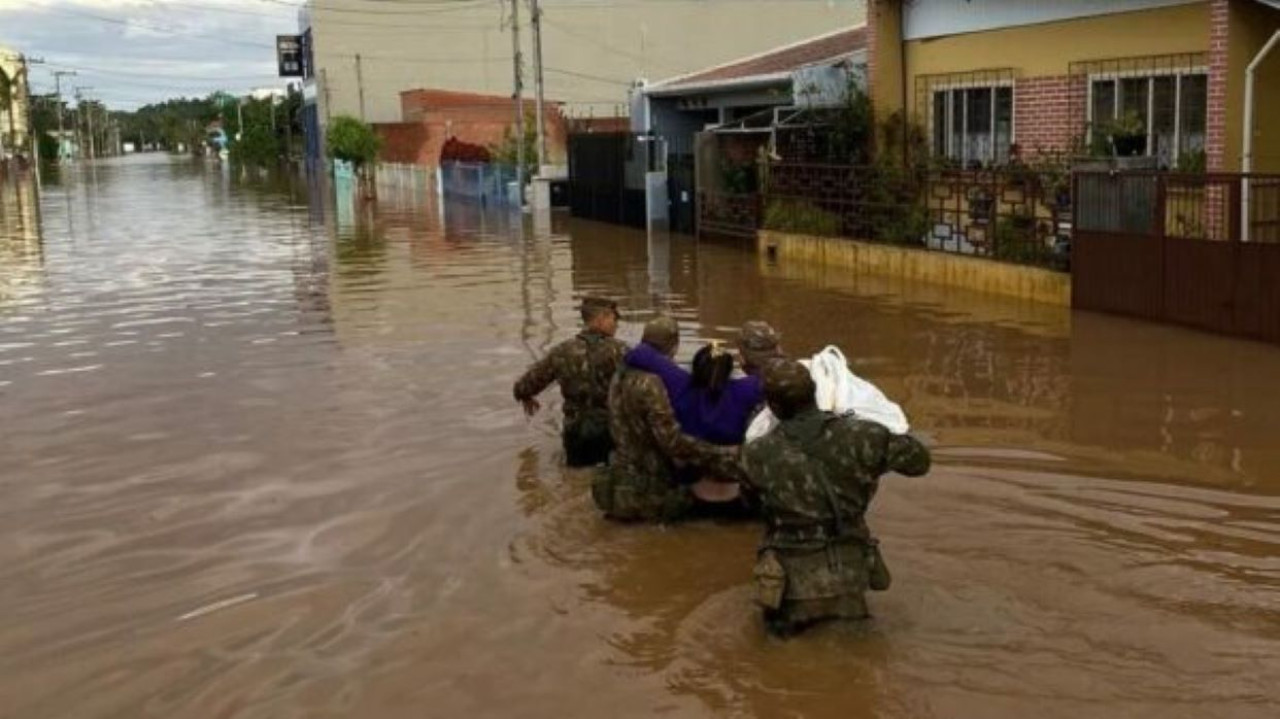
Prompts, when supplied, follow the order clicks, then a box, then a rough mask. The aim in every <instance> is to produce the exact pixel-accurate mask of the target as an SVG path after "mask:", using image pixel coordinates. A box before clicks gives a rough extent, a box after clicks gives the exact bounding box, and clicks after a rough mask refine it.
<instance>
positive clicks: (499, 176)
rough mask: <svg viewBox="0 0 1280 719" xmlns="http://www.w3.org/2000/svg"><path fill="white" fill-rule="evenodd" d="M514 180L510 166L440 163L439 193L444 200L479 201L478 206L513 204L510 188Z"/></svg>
mask: <svg viewBox="0 0 1280 719" xmlns="http://www.w3.org/2000/svg"><path fill="white" fill-rule="evenodd" d="M514 182H516V172H515V168H513V167H506V166H504V165H495V164H487V163H477V162H446V163H443V164H441V165H440V193H441V195H443V196H444V197H445V198H446V199H461V200H468V201H473V202H479V203H481V204H482V205H515V204H516V203H518V202H519V199H518V196H513V195H514V193H513V191H512V189H511V187H510V185H511V184H512V183H514Z"/></svg>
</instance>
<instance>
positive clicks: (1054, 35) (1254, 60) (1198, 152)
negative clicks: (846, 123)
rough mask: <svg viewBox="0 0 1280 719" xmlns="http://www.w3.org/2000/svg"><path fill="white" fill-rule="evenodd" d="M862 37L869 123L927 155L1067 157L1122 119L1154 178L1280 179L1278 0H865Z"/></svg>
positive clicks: (975, 160)
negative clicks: (1206, 174)
mask: <svg viewBox="0 0 1280 719" xmlns="http://www.w3.org/2000/svg"><path fill="white" fill-rule="evenodd" d="M867 26H868V48H869V57H868V68H869V76H870V84H871V88H872V90H871V92H872V97H873V102H874V105H875V108H876V112H877V116H878V117H879V118H881V119H884V118H886V117H890V116H892V115H893V114H894V113H899V112H900V113H902V114H901V116H902V117H903V118H905V119H906V120H907V121H912V122H915V123H918V124H919V126H920V127H921V128H922V129H923V130H924V131H925V133H926V135H925V136H926V137H927V138H928V143H929V145H930V147H931V149H932V151H933V154H934V155H935V156H940V157H948V158H951V159H953V160H955V161H957V162H959V163H961V164H963V165H967V166H968V165H974V164H984V165H985V164H999V163H1002V162H1005V161H1007V160H1009V159H1010V154H1011V149H1012V148H1014V147H1015V146H1016V147H1017V148H1018V149H1020V150H1021V151H1022V152H1023V153H1035V152H1050V151H1061V152H1068V151H1079V150H1081V149H1083V148H1087V147H1088V146H1089V145H1090V144H1094V143H1097V142H1098V140H1100V139H1101V138H1102V132H1103V131H1104V130H1105V128H1107V126H1108V125H1109V124H1110V123H1114V122H1116V120H1117V119H1119V118H1124V117H1126V116H1128V117H1130V118H1133V117H1136V118H1137V119H1138V120H1139V121H1140V122H1141V131H1142V133H1143V134H1144V135H1145V138H1144V142H1143V143H1142V144H1143V145H1144V149H1143V150H1142V151H1141V152H1142V153H1144V154H1146V155H1148V156H1150V157H1152V158H1153V162H1154V163H1155V164H1158V165H1159V166H1160V167H1163V168H1169V169H1174V168H1179V167H1181V168H1183V169H1190V168H1197V167H1200V166H1206V167H1207V169H1209V170H1210V171H1224V172H1226V171H1250V170H1252V171H1255V172H1257V171H1262V172H1277V171H1280V48H1277V47H1276V45H1277V43H1276V42H1275V41H1274V38H1277V37H1280V36H1277V34H1276V33H1277V31H1278V30H1280V0H1075V1H1073V2H1027V1H1025V0H905V1H904V0H869V2H868V11H867ZM1251 65H1252V67H1253V71H1252V72H1250V71H1249V68H1250V66H1251ZM1250 78H1252V79H1250ZM1251 84H1252V85H1253V89H1252V90H1249V86H1250V85H1251ZM1250 96H1251V99H1247V97H1250ZM1246 135H1247V136H1248V139H1249V140H1250V141H1249V142H1246V141H1245V140H1246Z"/></svg>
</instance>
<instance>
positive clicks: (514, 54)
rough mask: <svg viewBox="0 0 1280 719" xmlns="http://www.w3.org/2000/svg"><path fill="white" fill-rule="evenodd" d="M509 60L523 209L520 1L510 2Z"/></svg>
mask: <svg viewBox="0 0 1280 719" xmlns="http://www.w3.org/2000/svg"><path fill="white" fill-rule="evenodd" d="M511 60H512V64H513V65H514V71H515V93H514V97H515V101H516V137H515V140H516V197H518V198H519V202H520V207H521V208H523V207H524V67H523V64H524V56H523V55H522V54H521V53H520V0H511Z"/></svg>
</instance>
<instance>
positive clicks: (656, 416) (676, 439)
mask: <svg viewBox="0 0 1280 719" xmlns="http://www.w3.org/2000/svg"><path fill="white" fill-rule="evenodd" d="M654 379H657V378H656V377H655V378H654ZM643 402H644V408H645V412H644V416H645V418H646V419H647V420H648V421H649V428H650V431H652V432H653V437H654V439H655V440H656V441H657V443H658V447H659V448H661V449H662V452H663V454H665V455H666V456H667V458H668V459H670V460H672V461H673V462H678V463H680V464H687V465H691V466H694V467H698V468H699V469H703V470H706V471H707V472H710V473H711V474H712V475H714V476H715V477H716V478H718V479H735V480H736V479H739V478H740V477H741V474H742V473H741V470H740V469H739V465H738V448H737V447H721V446H718V445H714V444H711V443H710V442H704V441H703V440H700V439H698V438H696V437H691V436H689V435H687V434H685V433H684V432H683V431H682V430H681V429H680V423H679V422H677V421H676V415H675V412H673V411H672V409H671V401H670V400H669V399H667V394H666V389H665V388H664V387H663V386H662V384H661V382H660V381H657V382H645V383H644V392H643ZM726 475H727V476H726Z"/></svg>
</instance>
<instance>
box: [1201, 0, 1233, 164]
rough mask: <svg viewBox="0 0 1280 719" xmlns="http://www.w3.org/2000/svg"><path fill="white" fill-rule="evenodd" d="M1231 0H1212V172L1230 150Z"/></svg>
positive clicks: (1208, 146)
mask: <svg viewBox="0 0 1280 719" xmlns="http://www.w3.org/2000/svg"><path fill="white" fill-rule="evenodd" d="M1230 5H1231V3H1230V0H1210V1H1209V99H1208V103H1209V107H1208V117H1207V123H1208V124H1207V127H1206V128H1205V130H1206V133H1205V134H1206V137H1205V148H1204V150H1205V159H1206V161H1207V164H1208V169H1209V171H1210V172H1221V171H1222V170H1223V168H1224V165H1225V162H1226V154H1227V67H1228V65H1227V35H1228V34H1229V33H1228V15H1229V14H1230V11H1231V8H1230Z"/></svg>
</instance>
